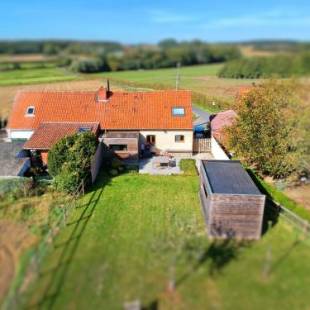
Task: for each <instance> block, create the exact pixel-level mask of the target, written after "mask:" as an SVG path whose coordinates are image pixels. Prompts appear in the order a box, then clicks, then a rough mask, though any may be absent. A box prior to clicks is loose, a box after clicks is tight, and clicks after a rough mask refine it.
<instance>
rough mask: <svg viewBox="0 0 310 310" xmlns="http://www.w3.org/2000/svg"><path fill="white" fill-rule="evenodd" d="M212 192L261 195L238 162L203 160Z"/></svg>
mask: <svg viewBox="0 0 310 310" xmlns="http://www.w3.org/2000/svg"><path fill="white" fill-rule="evenodd" d="M202 164H203V167H204V170H205V172H206V175H207V178H208V181H209V184H210V187H211V191H212V193H214V194H245V195H261V192H260V191H259V190H258V188H257V187H256V185H255V184H254V182H253V180H252V179H251V177H250V176H249V175H248V173H247V172H246V171H245V170H244V169H243V167H242V165H241V164H240V161H238V160H203V161H202Z"/></svg>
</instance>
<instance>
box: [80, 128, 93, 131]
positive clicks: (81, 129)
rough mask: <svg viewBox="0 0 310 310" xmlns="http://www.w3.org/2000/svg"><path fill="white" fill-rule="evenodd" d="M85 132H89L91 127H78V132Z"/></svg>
mask: <svg viewBox="0 0 310 310" xmlns="http://www.w3.org/2000/svg"><path fill="white" fill-rule="evenodd" d="M87 131H91V127H80V128H79V132H87Z"/></svg>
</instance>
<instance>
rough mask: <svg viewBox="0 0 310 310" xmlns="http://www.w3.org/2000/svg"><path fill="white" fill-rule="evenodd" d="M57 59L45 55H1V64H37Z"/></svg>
mask: <svg viewBox="0 0 310 310" xmlns="http://www.w3.org/2000/svg"><path fill="white" fill-rule="evenodd" d="M54 59H55V57H50V56H46V55H43V54H18V55H0V62H36V61H49V60H54Z"/></svg>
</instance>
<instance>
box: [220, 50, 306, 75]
mask: <svg viewBox="0 0 310 310" xmlns="http://www.w3.org/2000/svg"><path fill="white" fill-rule="evenodd" d="M307 74H310V53H309V52H304V53H300V54H298V55H295V56H288V55H281V56H273V57H254V58H243V59H238V60H234V61H231V62H228V63H226V64H225V65H224V67H223V68H222V69H221V70H220V72H219V73H218V76H219V77H222V78H237V79H243V78H248V79H256V78H268V77H272V76H278V77H289V76H293V75H307Z"/></svg>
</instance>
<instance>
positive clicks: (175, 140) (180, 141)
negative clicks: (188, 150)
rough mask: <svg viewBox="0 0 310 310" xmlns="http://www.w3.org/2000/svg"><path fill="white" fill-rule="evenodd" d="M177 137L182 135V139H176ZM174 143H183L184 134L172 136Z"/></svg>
mask: <svg viewBox="0 0 310 310" xmlns="http://www.w3.org/2000/svg"><path fill="white" fill-rule="evenodd" d="M177 137H183V140H177ZM174 142H175V143H184V142H185V135H175V136H174Z"/></svg>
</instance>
